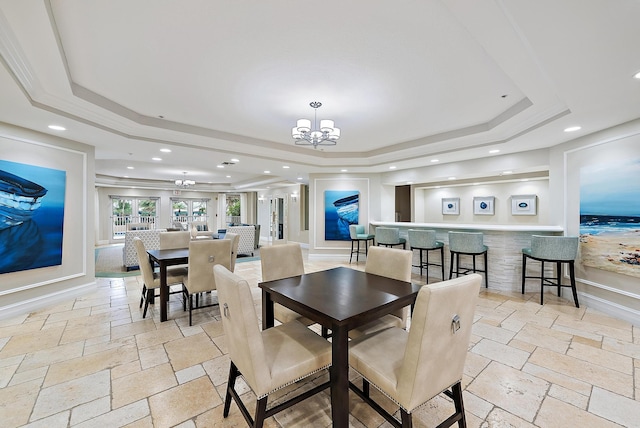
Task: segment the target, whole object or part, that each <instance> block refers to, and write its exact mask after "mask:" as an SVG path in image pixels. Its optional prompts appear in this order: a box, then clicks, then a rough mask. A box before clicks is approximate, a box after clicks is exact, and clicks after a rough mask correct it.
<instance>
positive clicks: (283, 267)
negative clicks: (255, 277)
mask: <svg viewBox="0 0 640 428" xmlns="http://www.w3.org/2000/svg"><path fill="white" fill-rule="evenodd" d="M260 264H261V265H262V280H263V281H274V280H276V279H281V278H289V277H291V276H298V275H304V259H303V258H302V247H300V244H295V243H289V244H282V245H272V246H270V247H262V248H261V249H260Z"/></svg>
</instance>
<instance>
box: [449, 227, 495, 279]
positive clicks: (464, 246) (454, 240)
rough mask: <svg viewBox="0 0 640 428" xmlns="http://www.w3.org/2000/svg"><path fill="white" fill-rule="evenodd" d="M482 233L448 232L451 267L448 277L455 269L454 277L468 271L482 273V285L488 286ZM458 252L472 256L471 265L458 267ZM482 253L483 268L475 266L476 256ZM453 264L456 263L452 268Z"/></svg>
mask: <svg viewBox="0 0 640 428" xmlns="http://www.w3.org/2000/svg"><path fill="white" fill-rule="evenodd" d="M483 239H484V234H483V233H482V232H449V251H450V252H451V267H450V269H449V279H451V278H452V277H453V272H454V270H455V273H456V278H457V277H458V276H460V274H462V275H466V274H468V273H470V272H474V273H475V272H483V273H484V286H485V287H486V288H488V287H489V275H488V269H487V250H488V249H489V248H488V247H487V246H486V245H484V243H483ZM460 254H462V255H467V256H472V258H473V267H472V268H467V267H460ZM480 255H484V270H482V269H477V268H476V256H480ZM454 264H455V265H456V266H455V268H454Z"/></svg>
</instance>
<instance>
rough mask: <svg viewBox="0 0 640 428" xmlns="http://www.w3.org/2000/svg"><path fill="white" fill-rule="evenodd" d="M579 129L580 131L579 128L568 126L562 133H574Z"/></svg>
mask: <svg viewBox="0 0 640 428" xmlns="http://www.w3.org/2000/svg"><path fill="white" fill-rule="evenodd" d="M580 129H582V127H581V126H570V127H568V128H565V129H564V132H574V131H578V130H580Z"/></svg>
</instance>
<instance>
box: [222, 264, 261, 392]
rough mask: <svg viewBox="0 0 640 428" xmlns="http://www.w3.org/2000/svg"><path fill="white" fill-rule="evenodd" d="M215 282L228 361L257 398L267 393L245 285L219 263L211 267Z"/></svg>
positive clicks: (255, 324)
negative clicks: (231, 362)
mask: <svg viewBox="0 0 640 428" xmlns="http://www.w3.org/2000/svg"><path fill="white" fill-rule="evenodd" d="M212 271H213V272H214V275H215V278H216V283H217V284H218V302H219V303H220V315H221V316H222V328H223V329H224V333H225V338H226V339H225V340H226V345H227V347H228V349H229V357H230V358H231V361H233V363H234V364H235V365H236V367H238V369H239V370H240V373H242V376H243V377H244V379H245V381H246V382H247V383H248V384H249V386H250V387H251V389H252V390H253V392H255V393H256V395H257V396H258V397H260V396H261V395H263V394H266V393H267V392H269V386H270V382H271V377H270V376H271V375H270V373H269V368H268V367H267V364H266V362H265V359H264V356H265V349H264V342H263V338H262V334H261V333H260V328H259V327H258V326H259V324H258V316H257V314H256V309H255V306H254V303H253V296H252V295H251V290H250V289H249V284H248V283H247V281H245V280H244V279H242V278H240V277H239V276H237V275H236V274H234V273H232V272H230V271H229V270H228V269H226V268H225V267H223V266H222V265H216V266H214V268H213V269H212Z"/></svg>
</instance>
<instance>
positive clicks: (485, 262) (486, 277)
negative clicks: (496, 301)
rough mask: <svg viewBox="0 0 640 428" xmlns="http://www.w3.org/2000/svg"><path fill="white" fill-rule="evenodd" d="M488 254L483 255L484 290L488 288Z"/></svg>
mask: <svg viewBox="0 0 640 428" xmlns="http://www.w3.org/2000/svg"><path fill="white" fill-rule="evenodd" d="M488 256H489V252H487V251H485V253H484V288H489V261H488V260H487V259H488V258H489V257H488Z"/></svg>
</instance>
